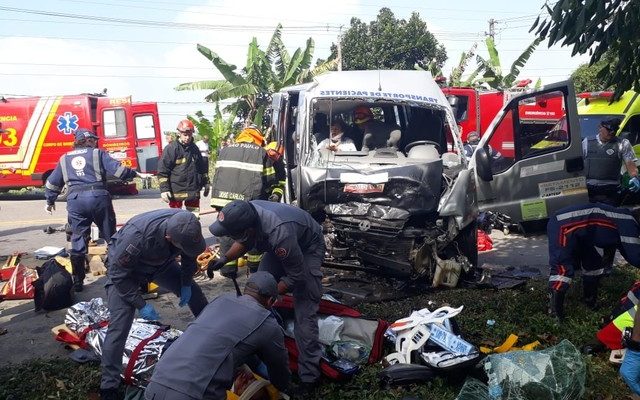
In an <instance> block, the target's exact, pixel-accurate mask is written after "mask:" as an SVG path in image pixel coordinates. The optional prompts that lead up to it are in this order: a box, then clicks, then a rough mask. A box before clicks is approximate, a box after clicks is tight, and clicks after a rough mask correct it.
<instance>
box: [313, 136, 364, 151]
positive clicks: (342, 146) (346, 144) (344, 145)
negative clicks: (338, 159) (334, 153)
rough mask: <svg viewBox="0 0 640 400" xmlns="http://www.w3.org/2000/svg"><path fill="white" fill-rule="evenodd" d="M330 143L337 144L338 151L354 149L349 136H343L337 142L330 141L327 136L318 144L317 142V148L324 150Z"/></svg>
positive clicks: (354, 146)
mask: <svg viewBox="0 0 640 400" xmlns="http://www.w3.org/2000/svg"><path fill="white" fill-rule="evenodd" d="M331 144H336V145H338V151H356V145H355V143H353V140H351V139H349V138H345V139H343V140H340V141H338V142H332V141H331V139H329V138H327V139H324V140H323V141H322V142H320V144H318V150H326V149H328V148H329V145H331Z"/></svg>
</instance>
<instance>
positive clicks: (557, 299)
mask: <svg viewBox="0 0 640 400" xmlns="http://www.w3.org/2000/svg"><path fill="white" fill-rule="evenodd" d="M565 293H566V291H564V290H563V291H558V290H550V291H549V316H551V317H552V318H557V319H558V320H559V321H562V320H563V319H564V295H565Z"/></svg>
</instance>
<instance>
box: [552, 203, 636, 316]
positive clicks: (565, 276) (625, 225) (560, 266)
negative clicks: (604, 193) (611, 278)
mask: <svg viewBox="0 0 640 400" xmlns="http://www.w3.org/2000/svg"><path fill="white" fill-rule="evenodd" d="M547 237H548V240H549V265H550V267H551V270H550V274H549V289H550V295H551V301H550V305H549V313H550V314H551V315H552V316H554V317H557V318H559V319H562V318H563V317H564V297H565V293H566V292H567V290H568V289H569V285H570V284H571V281H572V280H573V276H574V271H575V269H576V268H580V267H582V269H583V270H584V271H583V274H582V277H583V278H582V282H583V294H584V300H585V303H586V304H587V305H588V306H589V307H591V308H594V307H595V305H596V299H597V295H598V285H599V282H600V278H601V277H602V276H603V274H604V268H603V267H602V256H601V255H600V254H599V253H598V251H596V247H599V248H607V247H614V248H617V249H618V250H619V251H620V253H621V254H622V256H623V257H624V258H625V260H627V261H628V262H629V263H630V264H632V265H634V266H636V267H640V225H638V222H637V219H636V218H635V216H634V215H632V213H631V211H630V210H628V209H625V208H616V207H613V206H609V205H606V204H603V203H588V204H581V205H578V206H570V207H565V208H563V209H561V210H559V211H558V212H557V213H556V215H554V216H553V217H552V218H550V219H549V223H548V224H547Z"/></svg>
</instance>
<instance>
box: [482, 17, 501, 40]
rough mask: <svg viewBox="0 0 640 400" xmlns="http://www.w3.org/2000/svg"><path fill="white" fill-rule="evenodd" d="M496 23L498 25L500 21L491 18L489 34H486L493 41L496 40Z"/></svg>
mask: <svg viewBox="0 0 640 400" xmlns="http://www.w3.org/2000/svg"><path fill="white" fill-rule="evenodd" d="M496 23H498V21H496V20H495V19H493V18H491V19H490V20H489V32H485V33H484V34H485V35H487V36H489V37H490V38H491V39H495V38H496Z"/></svg>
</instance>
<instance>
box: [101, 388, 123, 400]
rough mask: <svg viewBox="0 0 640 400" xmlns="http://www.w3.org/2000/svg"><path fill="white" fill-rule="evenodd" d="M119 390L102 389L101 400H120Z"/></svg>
mask: <svg viewBox="0 0 640 400" xmlns="http://www.w3.org/2000/svg"><path fill="white" fill-rule="evenodd" d="M119 399H120V395H119V393H118V389H100V400H119Z"/></svg>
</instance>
